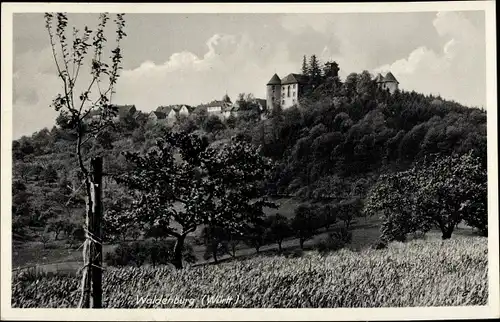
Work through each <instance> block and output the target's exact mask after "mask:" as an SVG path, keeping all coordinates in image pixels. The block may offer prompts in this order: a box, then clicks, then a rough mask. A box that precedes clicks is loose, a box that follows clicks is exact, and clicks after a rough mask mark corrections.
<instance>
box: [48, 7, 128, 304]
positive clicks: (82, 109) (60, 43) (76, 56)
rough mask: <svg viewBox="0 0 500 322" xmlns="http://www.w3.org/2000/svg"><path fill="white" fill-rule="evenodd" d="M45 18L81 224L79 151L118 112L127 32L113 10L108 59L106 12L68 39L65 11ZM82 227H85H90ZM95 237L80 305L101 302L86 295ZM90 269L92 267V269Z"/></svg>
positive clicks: (87, 149) (88, 180) (88, 176)
mask: <svg viewBox="0 0 500 322" xmlns="http://www.w3.org/2000/svg"><path fill="white" fill-rule="evenodd" d="M44 17H45V28H46V30H47V32H48V35H49V40H50V45H51V49H52V56H53V58H54V62H55V65H56V68H57V74H58V78H59V79H60V80H61V82H62V85H63V93H62V94H58V95H57V96H56V98H55V99H54V100H53V101H52V106H53V107H54V109H55V110H56V111H58V112H59V116H58V119H57V122H58V124H59V125H60V126H61V127H62V128H65V129H70V130H72V131H74V133H75V134H76V156H77V160H78V165H79V168H80V171H81V173H82V175H83V177H84V180H85V191H86V204H87V212H86V223H89V222H90V218H91V217H92V216H93V204H92V202H91V193H92V184H93V176H92V173H90V171H89V170H88V166H87V165H86V164H85V161H84V155H86V154H87V155H92V153H91V152H92V151H91V148H92V146H89V144H91V143H92V141H93V140H95V139H96V138H97V137H98V136H99V135H100V134H101V133H102V132H103V130H105V129H106V128H108V127H110V126H111V125H112V120H113V117H114V116H115V115H116V113H117V108H116V106H113V105H112V104H111V103H112V96H113V94H114V92H115V90H114V88H115V85H116V82H117V80H118V77H119V71H120V69H121V62H122V55H121V47H120V42H121V40H122V39H123V37H124V36H126V34H125V32H124V31H123V30H124V26H125V20H124V15H123V14H117V15H116V18H115V19H114V22H115V25H116V38H115V47H114V49H112V50H111V57H110V58H111V61H110V62H109V64H108V63H106V61H105V59H104V58H103V55H104V49H105V46H106V43H107V41H108V40H107V37H106V36H105V30H106V26H107V23H108V21H109V19H110V17H109V14H107V13H102V14H100V15H99V23H98V26H97V29H96V30H95V32H93V31H92V30H91V29H89V28H88V27H87V26H85V28H84V30H83V33H81V32H80V30H78V29H76V28H73V30H72V36H73V39H72V42H70V41H68V38H67V28H68V17H67V15H66V14H65V13H56V14H53V13H45V16H44ZM54 19H55V20H54ZM54 25H55V26H54ZM91 37H92V40H91ZM89 49H92V51H93V53H92V54H93V55H92V57H90V58H89V57H88V54H89ZM86 63H89V67H90V76H91V77H90V81H89V83H88V84H86V85H81V84H80V82H79V80H80V76H81V75H82V74H81V71H82V70H83V69H82V67H83V66H84V65H85V64H86ZM77 84H80V86H79V87H77ZM78 90H82V92H81V93H80V94H78V93H77V91H78ZM94 142H95V141H94ZM94 145H95V144H94ZM87 228H89V229H90V227H87ZM87 228H86V229H87ZM94 241H95V239H94V238H90V237H89V238H87V245H86V247H84V254H85V255H84V262H85V265H86V267H85V270H84V275H83V278H82V290H83V294H82V299H81V301H80V304H79V306H80V307H82V306H83V307H90V302H91V301H90V298H91V297H92V299H93V301H92V305H93V306H96V307H100V306H101V297H100V296H101V294H99V293H100V292H99V291H98V292H93V293H92V295H91V290H90V288H89V287H88V285H89V282H88V281H89V271H90V270H91V265H90V264H89V263H87V261H94V259H93V258H94V257H95V255H94V254H93V253H94V252H95V250H96V249H98V248H100V247H99V246H96V244H95V242H94ZM89 253H90V254H89ZM100 256H102V255H100ZM98 258H100V257H98ZM92 269H94V270H95V269H96V268H92ZM97 276H99V275H97Z"/></svg>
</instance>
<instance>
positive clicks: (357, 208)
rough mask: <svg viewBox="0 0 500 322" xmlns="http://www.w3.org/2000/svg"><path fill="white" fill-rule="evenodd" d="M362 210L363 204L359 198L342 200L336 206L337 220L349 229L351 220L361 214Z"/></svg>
mask: <svg viewBox="0 0 500 322" xmlns="http://www.w3.org/2000/svg"><path fill="white" fill-rule="evenodd" d="M362 209H363V204H362V201H361V198H359V197H354V198H352V199H348V200H343V201H341V202H340V203H339V204H338V206H337V210H338V218H339V219H340V220H342V221H343V222H344V227H345V228H346V229H349V227H350V226H351V223H352V221H353V219H354V218H356V217H358V216H359V215H360V214H361V211H362Z"/></svg>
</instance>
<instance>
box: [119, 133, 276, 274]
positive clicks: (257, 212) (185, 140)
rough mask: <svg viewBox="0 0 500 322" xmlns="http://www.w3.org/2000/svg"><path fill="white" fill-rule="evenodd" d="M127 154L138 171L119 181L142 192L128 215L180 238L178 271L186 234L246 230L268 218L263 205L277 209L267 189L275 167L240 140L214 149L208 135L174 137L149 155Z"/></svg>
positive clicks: (253, 148) (179, 135) (161, 142)
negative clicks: (264, 183)
mask: <svg viewBox="0 0 500 322" xmlns="http://www.w3.org/2000/svg"><path fill="white" fill-rule="evenodd" d="M125 156H126V158H127V160H128V161H129V162H130V163H131V164H133V165H134V168H133V170H132V171H131V172H130V173H125V174H123V175H120V176H118V177H117V178H116V179H117V181H118V182H120V183H123V184H125V185H127V186H128V187H129V188H130V189H132V190H133V191H135V193H136V198H135V201H134V203H133V206H132V211H131V213H130V214H129V215H128V216H129V217H130V218H133V220H134V221H136V222H141V223H143V224H144V225H148V226H158V225H162V226H163V227H165V231H166V233H168V234H169V235H170V236H172V237H175V238H176V240H177V242H176V246H175V250H174V260H173V264H174V265H175V267H176V268H182V257H181V255H182V249H183V245H184V241H185V238H186V236H187V235H188V234H189V233H191V232H193V231H195V230H196V228H197V227H198V226H199V225H202V224H205V225H220V226H223V227H225V228H227V229H234V230H240V229H242V228H243V227H244V224H245V222H248V221H249V220H250V219H254V218H258V217H260V216H262V215H263V212H262V207H264V206H268V205H272V204H271V203H269V202H267V201H266V199H265V198H264V197H263V193H262V190H261V180H262V179H263V178H266V177H267V176H268V174H269V173H270V171H271V170H272V164H271V163H270V161H269V160H267V159H265V158H263V157H262V156H261V155H260V153H259V150H258V149H257V148H256V147H253V146H252V145H250V144H248V143H246V142H243V141H241V140H238V139H236V138H233V139H232V140H231V141H230V142H229V143H227V144H222V145H221V146H219V147H213V146H209V144H208V141H207V139H206V138H205V137H200V136H198V135H195V134H192V133H191V134H187V133H182V132H181V133H169V134H166V135H165V137H164V138H163V140H158V142H157V144H156V147H155V148H154V149H152V150H150V151H149V152H147V153H146V154H144V155H139V154H138V153H132V152H127V153H125ZM176 156H177V157H176ZM176 205H181V206H182V207H176ZM173 222H176V223H177V224H178V226H174V225H173Z"/></svg>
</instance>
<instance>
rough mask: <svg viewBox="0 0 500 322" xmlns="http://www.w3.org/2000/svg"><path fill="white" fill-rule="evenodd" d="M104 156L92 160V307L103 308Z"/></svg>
mask: <svg viewBox="0 0 500 322" xmlns="http://www.w3.org/2000/svg"><path fill="white" fill-rule="evenodd" d="M102 168H103V167H102V157H97V158H94V159H92V160H91V169H92V174H93V182H92V190H93V195H92V199H93V209H92V216H93V218H92V227H91V228H90V229H92V234H93V236H92V238H93V240H92V244H93V246H94V247H93V250H94V253H93V254H92V258H91V263H92V267H91V270H92V308H94V309H100V308H102V216H103V207H102V193H103V189H102Z"/></svg>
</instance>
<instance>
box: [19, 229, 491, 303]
mask: <svg viewBox="0 0 500 322" xmlns="http://www.w3.org/2000/svg"><path fill="white" fill-rule="evenodd" d="M487 264H488V247H487V239H486V238H482V237H465V236H455V237H454V238H452V239H451V240H446V241H441V240H438V239H431V240H412V241H410V242H407V243H399V242H395V243H391V244H389V246H388V248H387V249H382V250H374V249H369V248H368V249H364V250H362V251H359V252H354V251H352V250H350V249H342V250H340V251H337V252H334V253H328V254H320V253H318V252H317V251H307V252H304V253H303V254H302V256H300V257H293V256H284V255H282V256H276V255H273V256H266V255H262V254H261V255H257V256H255V257H253V258H250V259H242V260H236V261H232V262H227V263H221V264H219V265H205V266H199V267H188V268H185V269H183V270H174V269H173V268H171V267H169V266H163V267H156V268H152V267H141V268H133V267H126V268H111V267H108V268H107V269H106V271H105V272H104V281H103V287H104V307H107V308H169V307H170V308H172V307H177V308H179V307H191V308H193V307H194V308H203V307H205V308H206V307H236V308H252V307H253V308H255V307H260V308H300V307H315V308H337V307H350V308H353V307H417V306H462V305H486V304H487V300H488V278H487V276H488V265H487ZM79 282H80V278H79V277H72V276H62V275H52V276H50V275H45V276H40V275H38V276H32V275H30V274H29V273H21V274H17V275H14V276H13V281H12V306H13V307H21V308H35V307H49V308H61V307H76V305H77V303H78V300H79ZM138 296H140V297H142V299H143V300H144V301H143V302H138ZM217 296H218V298H219V301H217V298H215V297H217ZM175 297H177V299H178V300H179V302H180V301H181V300H182V299H183V301H182V303H180V304H179V303H178V304H175V302H173V301H170V302H169V301H168V300H164V299H175ZM146 299H149V300H146ZM162 299H163V302H162ZM207 299H212V300H213V301H208V300H207ZM190 300H191V301H190Z"/></svg>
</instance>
